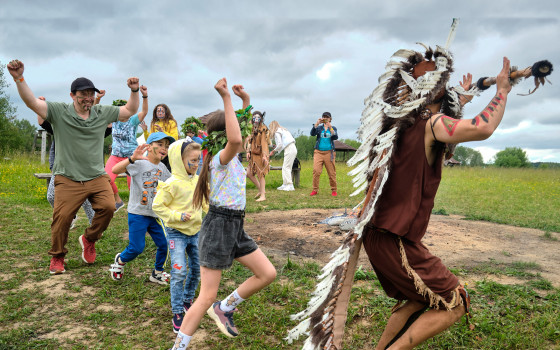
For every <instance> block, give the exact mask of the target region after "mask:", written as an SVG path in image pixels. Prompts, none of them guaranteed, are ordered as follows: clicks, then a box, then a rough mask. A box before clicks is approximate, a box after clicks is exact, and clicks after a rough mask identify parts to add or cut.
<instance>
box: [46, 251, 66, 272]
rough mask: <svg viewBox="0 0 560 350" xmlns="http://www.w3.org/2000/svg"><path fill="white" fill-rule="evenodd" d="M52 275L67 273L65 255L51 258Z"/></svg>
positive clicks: (50, 269)
mask: <svg viewBox="0 0 560 350" xmlns="http://www.w3.org/2000/svg"><path fill="white" fill-rule="evenodd" d="M49 271H50V273H51V275H60V274H61V273H65V272H66V270H65V269H64V257H63V256H53V257H52V258H51V266H50V268H49Z"/></svg>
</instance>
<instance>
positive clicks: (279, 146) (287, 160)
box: [268, 120, 297, 191]
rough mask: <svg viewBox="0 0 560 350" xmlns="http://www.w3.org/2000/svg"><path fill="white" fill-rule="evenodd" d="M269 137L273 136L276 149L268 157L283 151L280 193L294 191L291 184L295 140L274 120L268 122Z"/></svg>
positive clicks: (295, 153)
mask: <svg viewBox="0 0 560 350" xmlns="http://www.w3.org/2000/svg"><path fill="white" fill-rule="evenodd" d="M268 130H269V132H270V135H274V142H275V143H276V147H275V148H274V149H273V150H272V151H270V156H271V157H272V155H273V154H274V153H280V152H282V151H284V163H283V164H282V186H280V187H278V190H280V191H294V190H295V189H294V184H293V182H292V165H293V164H294V159H296V155H297V148H296V140H295V139H294V137H293V136H292V134H291V133H290V132H289V131H288V130H286V128H284V127H282V126H280V124H278V122H277V121H276V120H273V121H272V122H270V124H269V126H268Z"/></svg>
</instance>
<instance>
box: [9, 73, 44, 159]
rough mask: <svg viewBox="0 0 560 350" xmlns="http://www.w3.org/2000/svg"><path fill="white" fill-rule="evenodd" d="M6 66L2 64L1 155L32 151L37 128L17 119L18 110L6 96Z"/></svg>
mask: <svg viewBox="0 0 560 350" xmlns="http://www.w3.org/2000/svg"><path fill="white" fill-rule="evenodd" d="M5 67H6V66H5V65H3V64H1V63H0V154H5V153H7V152H8V151H27V152H28V151H31V148H32V146H33V135H34V134H35V131H36V128H35V127H34V126H33V125H31V123H30V122H29V121H27V120H18V119H17V118H16V111H17V108H16V107H15V106H14V105H12V103H11V102H10V98H9V96H8V95H6V92H5V89H6V88H7V87H8V83H7V82H6V79H5V76H4V68H5Z"/></svg>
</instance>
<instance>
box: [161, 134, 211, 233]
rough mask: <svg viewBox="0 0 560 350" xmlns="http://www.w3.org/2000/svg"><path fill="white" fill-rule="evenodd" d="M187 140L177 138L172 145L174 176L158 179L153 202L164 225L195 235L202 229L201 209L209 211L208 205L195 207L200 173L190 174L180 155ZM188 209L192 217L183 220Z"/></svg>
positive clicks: (169, 153) (171, 159)
mask: <svg viewBox="0 0 560 350" xmlns="http://www.w3.org/2000/svg"><path fill="white" fill-rule="evenodd" d="M183 142H184V140H177V141H175V142H173V143H172V144H171V146H170V147H169V152H168V154H167V156H168V157H169V164H170V165H171V177H170V178H169V179H167V181H165V182H161V181H160V182H159V184H158V187H157V194H156V197H155V198H154V201H153V203H152V210H153V211H154V213H156V215H157V216H159V217H160V218H161V219H162V220H163V222H164V223H165V226H168V227H171V228H174V229H176V230H178V231H180V232H182V233H184V234H186V235H189V236H192V235H194V234H196V233H197V232H198V231H199V230H200V225H201V224H202V210H204V211H205V212H208V204H205V205H204V206H203V208H198V209H195V208H194V207H193V195H194V190H195V187H196V183H197V181H198V176H197V175H189V174H187V171H186V170H185V165H184V163H183V159H182V158H181V146H182V144H183ZM183 212H186V213H187V214H190V216H191V218H190V220H188V221H181V214H182V213H183Z"/></svg>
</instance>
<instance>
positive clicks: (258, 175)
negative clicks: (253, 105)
mask: <svg viewBox="0 0 560 350" xmlns="http://www.w3.org/2000/svg"><path fill="white" fill-rule="evenodd" d="M265 114H266V112H263V113H261V112H259V111H254V112H253V119H252V123H253V132H252V133H251V136H250V137H249V139H248V140H247V147H246V149H247V161H248V162H249V166H248V167H247V177H248V178H249V180H251V181H253V183H254V184H255V186H257V190H258V191H259V192H258V193H257V195H256V196H255V199H256V200H257V202H262V201H264V200H266V194H265V186H266V182H265V180H264V177H265V175H266V174H268V172H269V170H270V156H269V152H268V145H269V144H270V138H269V137H268V128H267V127H266V125H265V123H264V116H265Z"/></svg>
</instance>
